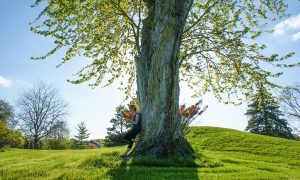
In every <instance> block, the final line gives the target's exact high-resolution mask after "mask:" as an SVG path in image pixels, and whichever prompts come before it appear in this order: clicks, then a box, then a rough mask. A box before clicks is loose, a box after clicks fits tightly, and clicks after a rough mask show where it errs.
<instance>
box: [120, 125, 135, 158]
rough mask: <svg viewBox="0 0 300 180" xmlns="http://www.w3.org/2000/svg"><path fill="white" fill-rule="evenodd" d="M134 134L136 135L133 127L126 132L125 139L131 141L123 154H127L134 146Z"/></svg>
mask: <svg viewBox="0 0 300 180" xmlns="http://www.w3.org/2000/svg"><path fill="white" fill-rule="evenodd" d="M133 135H134V129H131V130H130V131H129V132H128V133H126V134H125V136H124V139H126V140H127V141H129V145H128V147H127V149H126V150H125V152H124V153H123V155H122V156H127V154H128V152H129V151H130V149H131V148H132V144H133V142H132V137H133Z"/></svg>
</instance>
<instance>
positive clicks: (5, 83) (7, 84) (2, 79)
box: [0, 76, 12, 87]
mask: <svg viewBox="0 0 300 180" xmlns="http://www.w3.org/2000/svg"><path fill="white" fill-rule="evenodd" d="M11 85H12V82H11V80H9V79H6V78H5V77H2V76H0V86H4V87H10V86H11Z"/></svg>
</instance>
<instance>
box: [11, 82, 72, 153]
mask: <svg viewBox="0 0 300 180" xmlns="http://www.w3.org/2000/svg"><path fill="white" fill-rule="evenodd" d="M17 106H18V109H19V110H18V114H17V118H18V125H19V126H20V128H21V130H22V132H23V133H24V135H25V136H26V138H28V139H30V140H32V141H33V145H34V148H39V147H38V143H39V141H40V140H41V139H43V138H47V137H49V136H51V135H53V134H56V133H57V131H59V130H60V129H61V128H62V124H64V122H65V118H66V116H67V114H68V110H67V106H68V105H67V103H66V102H65V101H64V100H63V99H62V98H61V97H60V96H59V94H58V91H57V89H55V88H53V87H51V86H48V85H46V84H43V83H38V84H37V85H35V86H34V87H32V88H29V89H27V90H24V91H23V93H21V94H20V97H19V99H18V100H17Z"/></svg>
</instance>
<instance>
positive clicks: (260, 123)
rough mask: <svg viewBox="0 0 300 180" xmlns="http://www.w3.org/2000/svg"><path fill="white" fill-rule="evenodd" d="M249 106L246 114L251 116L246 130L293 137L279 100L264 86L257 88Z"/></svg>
mask: <svg viewBox="0 0 300 180" xmlns="http://www.w3.org/2000/svg"><path fill="white" fill-rule="evenodd" d="M248 107H249V109H248V110H247V112H246V115H247V116H248V117H249V121H248V125H247V127H246V131H249V132H252V133H256V134H264V135H268V136H277V137H283V138H288V139H292V138H293V135H292V133H291V132H292V129H291V128H290V127H289V125H288V123H287V121H286V120H285V119H283V118H282V116H283V114H282V112H281V110H280V107H279V105H278V102H276V101H275V98H274V97H273V96H272V95H271V94H270V93H269V92H267V90H266V89H265V88H264V87H261V88H259V89H258V90H257V92H256V93H255V94H254V97H253V99H252V102H251V104H249V105H248Z"/></svg>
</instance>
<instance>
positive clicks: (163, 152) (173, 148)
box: [129, 138, 194, 159]
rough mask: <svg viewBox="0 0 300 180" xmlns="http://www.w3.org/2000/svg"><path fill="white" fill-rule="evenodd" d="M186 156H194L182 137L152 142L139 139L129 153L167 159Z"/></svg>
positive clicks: (138, 156)
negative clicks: (170, 140)
mask: <svg viewBox="0 0 300 180" xmlns="http://www.w3.org/2000/svg"><path fill="white" fill-rule="evenodd" d="M174 156H175V157H179V158H186V157H191V156H194V151H193V149H192V147H191V145H190V144H189V143H188V141H187V140H186V139H184V138H182V139H180V140H179V141H178V140H177V141H173V142H165V141H157V142H155V143H153V144H149V143H147V142H144V141H141V142H140V143H139V144H137V146H136V147H135V149H134V150H133V151H132V153H130V155H129V157H135V158H141V157H150V158H154V159H167V158H169V157H174Z"/></svg>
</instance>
